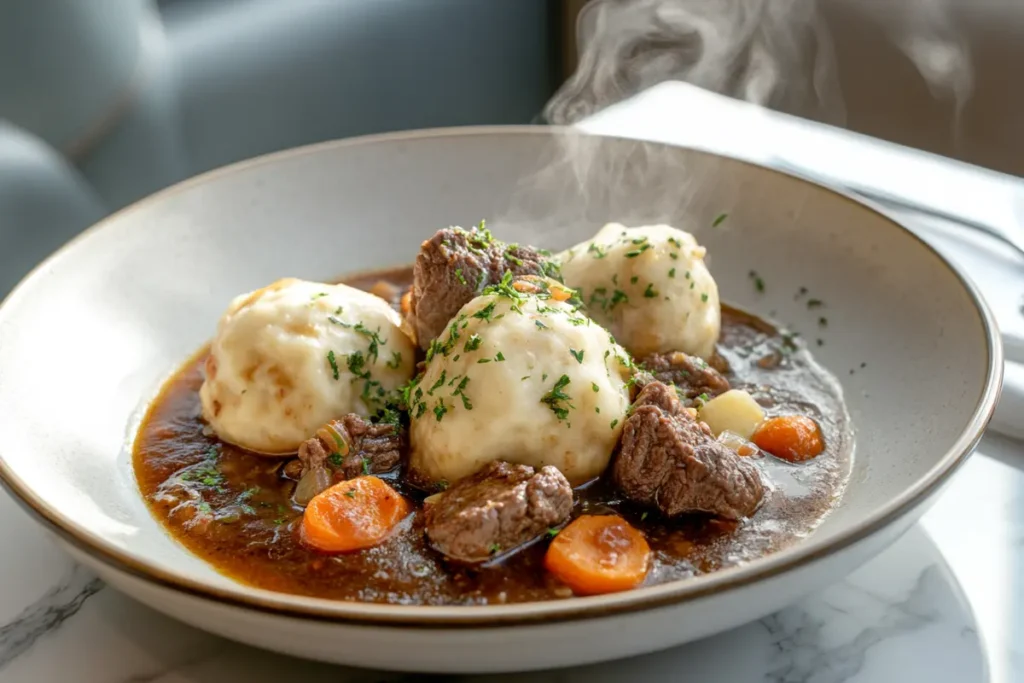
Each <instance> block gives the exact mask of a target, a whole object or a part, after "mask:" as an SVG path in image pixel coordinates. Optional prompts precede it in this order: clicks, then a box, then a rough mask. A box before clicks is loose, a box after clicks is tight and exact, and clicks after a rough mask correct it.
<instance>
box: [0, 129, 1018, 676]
mask: <svg viewBox="0 0 1024 683" xmlns="http://www.w3.org/2000/svg"><path fill="white" fill-rule="evenodd" d="M723 212H727V213H728V214H729V216H728V219H727V220H726V221H724V222H723V223H722V224H721V225H719V226H718V227H712V223H713V221H714V218H715V217H716V216H717V215H719V214H720V213H723ZM482 217H483V218H488V219H489V224H490V227H492V228H493V229H494V231H495V232H496V234H498V235H499V236H500V237H503V238H505V239H509V240H512V241H518V242H529V243H535V244H537V245H539V246H546V247H550V248H561V247H564V246H567V245H569V244H572V243H575V242H578V241H580V240H581V239H583V238H585V237H587V236H589V235H590V234H592V233H593V232H594V231H595V230H596V229H597V228H598V227H599V226H600V225H601V224H603V223H605V222H607V221H610V220H616V221H620V222H623V223H627V224H640V223H649V222H655V221H667V222H670V223H674V224H676V225H678V226H680V227H684V228H687V229H690V230H692V231H693V232H695V233H696V235H697V237H698V239H699V240H700V241H701V242H702V243H703V244H705V245H706V246H707V248H708V251H709V254H710V259H709V262H710V267H711V270H712V273H713V274H714V276H715V278H716V279H717V281H718V285H719V288H720V291H721V294H722V299H723V300H724V301H727V302H730V303H733V304H737V305H739V306H741V307H744V308H747V309H750V310H752V311H755V312H757V313H760V314H761V315H765V316H768V317H771V318H774V319H777V320H779V321H781V322H783V323H786V324H788V325H790V326H791V327H792V328H793V329H795V330H796V331H798V332H800V333H802V334H803V336H804V337H805V338H808V339H812V340H817V339H820V340H821V345H820V346H818V345H817V344H816V343H815V345H814V350H815V353H816V354H817V356H818V357H819V359H820V360H821V361H822V362H823V363H824V364H825V365H826V366H827V367H828V368H830V369H831V370H832V371H833V372H834V373H835V374H836V375H837V376H838V377H839V378H840V380H841V381H842V383H843V388H844V391H845V395H846V400H847V402H848V404H849V409H850V413H851V415H852V417H853V421H854V425H855V428H856V430H857V435H856V440H857V445H856V455H855V463H854V471H853V475H852V478H851V481H850V484H849V487H848V489H847V491H846V494H845V496H844V497H843V499H842V501H841V503H840V504H839V505H838V507H837V509H836V510H835V512H833V513H832V514H831V515H830V516H829V517H828V518H827V519H826V520H825V522H824V523H823V524H822V525H821V527H820V528H819V529H818V530H817V531H815V532H814V533H813V534H811V535H810V536H809V537H808V538H806V539H805V540H803V541H802V542H800V543H798V544H796V545H794V546H792V547H790V548H787V549H785V550H782V551H780V552H778V553H775V554H773V555H769V556H767V557H764V558H761V559H759V560H756V561H754V562H750V563H749V564H746V565H743V566H738V567H733V568H729V569H725V570H722V571H719V572H716V573H713V574H710V575H706V576H701V577H697V578H693V579H688V580H685V581H679V582H675V583H668V584H664V585H659V586H653V587H649V588H642V589H639V590H634V591H630V592H626V593H619V594H614V595H606V596H599V597H588V598H574V599H569V600H561V601H553V602H544V603H532V604H520V605H501V606H480V607H422V606H399V605H377V604H362V603H354V602H331V601H326V600H318V599H312V598H304V597H298V596H293V595H285V594H280V593H273V592H269V591H265V590H260V589H256V588H252V587H249V586H246V585H242V584H239V583H237V582H235V581H233V580H232V579H229V578H227V577H225V576H223V575H221V574H219V573H218V572H216V571H215V570H214V569H212V568H211V567H210V566H209V565H207V564H205V563H204V562H202V561H200V560H199V559H198V558H196V557H194V556H192V555H191V554H189V553H188V552H187V551H186V550H185V549H184V548H182V547H181V546H180V545H178V544H177V543H176V542H175V541H174V540H172V539H171V538H170V537H169V536H168V535H167V534H166V533H164V531H163V530H162V529H161V527H160V526H159V525H158V523H157V522H156V520H155V519H154V518H153V517H151V516H150V514H149V512H148V510H147V509H146V506H145V505H144V503H143V501H142V499H141V497H140V496H139V493H138V491H137V488H136V484H135V480H134V475H133V472H132V469H131V462H130V450H131V445H132V440H133V438H134V430H135V428H136V426H137V424H138V419H139V417H140V416H141V414H142V411H143V410H144V409H145V407H146V405H147V403H148V402H149V401H150V400H151V399H152V398H153V397H154V395H155V393H156V391H157V389H158V387H159V386H160V384H161V382H162V381H163V380H164V379H165V378H166V377H167V376H168V375H169V373H171V372H172V371H173V370H175V369H176V368H177V367H178V366H179V364H180V363H181V362H183V361H184V360H185V359H186V358H187V357H188V356H189V355H190V354H191V353H192V352H194V351H195V350H196V349H197V348H198V347H199V346H200V345H201V344H203V343H204V342H205V341H206V340H207V339H208V338H209V337H210V336H211V334H212V333H213V330H214V325H215V323H216V321H217V319H218V316H219V315H220V313H221V311H222V310H223V308H224V306H225V304H226V302H228V301H229V300H230V299H231V297H233V296H234V295H236V294H238V293H239V292H244V291H248V290H251V289H255V288H256V287H259V286H261V285H264V284H266V283H268V282H271V281H272V280H275V279H277V278H279V277H282V276H288V275H294V276H298V277H304V278H309V279H327V278H332V277H335V276H337V275H339V274H342V273H345V272H348V271H355V270H364V269H368V268H375V267H380V266H387V265H394V264H401V263H406V262H409V261H410V260H411V259H412V258H413V256H414V254H415V253H416V250H417V248H418V245H419V243H420V241H421V240H422V239H423V238H425V237H426V236H428V235H429V234H431V233H432V232H433V231H434V230H435V229H436V228H438V227H439V226H445V225H449V224H460V223H461V224H468V223H472V222H476V221H477V220H479V219H480V218H482ZM751 271H756V272H757V274H758V276H759V277H760V278H761V280H762V281H763V283H764V287H763V291H759V288H757V287H755V286H753V284H752V278H751V276H750V273H751ZM801 288H806V289H807V290H809V291H810V292H811V293H812V295H813V296H814V297H815V298H818V299H821V300H822V301H824V302H825V307H824V309H822V310H813V311H811V310H808V309H807V307H806V305H805V304H804V303H803V302H802V301H797V300H795V296H794V295H795V294H796V293H797V292H799V291H800V290H801ZM823 316H827V325H826V324H824V323H822V322H821V321H819V318H821V317H823ZM1001 368H1002V352H1001V348H1000V345H999V338H998V335H997V334H996V330H995V324H994V322H993V320H992V317H991V315H990V314H989V312H988V310H987V309H986V307H985V305H984V304H983V302H982V301H981V300H980V298H979V296H978V294H977V292H976V291H975V289H974V288H973V286H972V285H971V284H970V283H969V282H967V281H966V280H965V279H964V278H963V277H962V276H961V275H960V274H959V273H958V272H957V271H956V270H955V269H954V268H952V267H951V266H950V265H949V264H948V263H947V262H946V261H945V260H943V259H942V258H941V257H940V256H939V255H938V254H936V253H935V252H934V251H932V250H931V249H930V248H929V247H928V246H926V245H925V244H924V243H923V242H921V241H920V240H918V239H917V238H916V237H914V235H912V234H911V233H910V232H908V231H907V230H905V229H904V228H902V227H901V226H899V225H897V224H896V223H894V222H893V221H892V220H890V219H889V218H887V217H886V216H885V215H884V214H882V213H880V212H879V211H877V210H875V209H873V208H871V207H868V206H865V205H863V204H860V203H857V202H856V201H853V200H851V199H850V198H848V197H845V196H843V195H841V194H838V193H836V192H834V191H832V190H829V189H825V188H822V187H820V186H817V185H814V184H812V183H810V182H807V181H805V180H802V179H798V178H795V177H792V176H788V175H784V174H781V173H778V172H775V171H770V170H766V169H764V168H760V167H757V166H752V165H749V164H746V163H741V162H738V161H734V160H730V159H725V158H722V157H717V156H713V155H709V154H704V153H699V152H695V151H692V150H686V149H681V148H672V147H665V146H658V145H646V144H640V143H637V142H633V141H625V140H618V139H613V138H599V137H591V136H583V135H579V134H575V133H572V132H568V131H560V130H557V129H549V128H529V127H522V128H480V129H473V128H469V129H457V130H439V131H426V132H412V133H402V134H395V135H385V136H378V137H369V138H361V139H355V140H347V141H341V142H336V143H328V144H322V145H317V146H314V147H309V148H304V149H299V150H294V151H289V152H284V153H281V154H276V155H271V156H268V157H263V158H260V159H256V160H254V161H250V162H246V163H242V164H238V165H236V166H232V167H229V168H226V169H223V170H220V171H215V172H213V173H210V174H207V175H204V176H201V177H199V178H196V179H194V180H191V181H188V182H186V183H183V184H181V185H178V186H176V187H173V188H170V189H168V190H166V191H164V192H161V193H160V194H157V195H155V196H153V197H151V198H149V199H146V200H144V201H142V202H140V203H138V204H136V205H134V206H132V207H129V208H127V209H125V210H123V211H121V212H120V213H118V214H116V215H114V216H112V217H110V218H108V219H106V220H105V221H103V222H102V223H101V224H99V225H97V226H96V227H94V228H92V229H91V230H89V231H88V232H87V233H85V234H84V235H82V236H81V237H79V238H78V239H76V240H74V241H73V242H72V243H71V244H69V245H68V246H66V247H64V248H63V249H61V250H60V251H59V252H58V253H57V254H55V255H54V256H53V257H51V258H50V259H49V260H47V261H46V262H45V263H43V264H42V265H40V266H39V267H38V268H37V269H36V270H35V271H34V272H33V273H32V274H31V275H30V276H29V277H28V278H26V280H25V281H24V282H23V283H22V284H21V285H20V286H19V287H18V288H17V290H15V291H14V293H12V294H11V295H10V297H9V298H8V299H7V300H6V301H5V302H4V304H3V306H2V308H0V458H2V459H0V477H2V480H3V483H4V485H5V486H6V487H7V488H8V489H9V490H10V491H11V492H12V493H13V494H14V495H15V497H16V498H18V499H19V500H20V501H21V503H22V504H23V505H24V507H25V509H27V510H28V511H29V512H30V513H31V514H32V515H33V516H34V517H35V518H36V519H38V520H39V521H40V523H42V524H44V525H45V526H46V527H47V528H48V529H49V530H50V531H52V532H53V534H54V535H55V536H56V537H57V538H58V539H59V541H60V543H62V544H63V545H64V546H66V547H67V549H68V550H69V551H70V552H71V554H72V555H74V557H75V558H77V559H78V560H80V561H81V562H83V563H85V564H87V565H88V566H90V567H92V568H93V569H95V570H96V571H97V572H98V573H99V574H100V575H101V576H102V577H103V578H104V579H106V580H107V581H108V582H109V583H111V584H112V585H114V586H116V587H117V588H119V589H120V590H122V591H124V592H126V593H128V594H130V595H132V596H134V597H135V598H137V599H139V600H141V601H142V602H144V603H146V604H148V605H151V606H152V607H155V608H157V609H159V610H162V611H164V612H166V613H168V614H171V615H173V616H175V617H177V618H179V619H181V620H183V621H186V622H189V623H191V624H194V625H196V626H198V627H201V628H204V629H208V630H210V631H213V632H216V633H219V634H222V635H225V636H228V637H231V638H235V639H238V640H241V641H245V642H247V643H252V644H255V645H259V646H263V647H267V648H270V649H274V650H279V651H282V652H288V653H292V654H296V655H301V656H305V657H312V658H317V659H323V660H328V661H333V662H343V663H346V664H353V665H363V666H370V667H378V668H390V669H404V670H413V671H439V672H440V671H448V672H457V671H462V672H464V671H503V670H524V669H531V668H540V667H553V666H560V665H570V664H576V663H581V662H594V661H600V660H605V659H611V658H616V657H623V656H627V655H632V654H638V653H642V652H648V651H652V650H656V649H659V648H665V647H668V646H671V645H675V644H678V643H682V642H685V641H689V640H693V639H696V638H700V637H703V636H707V635H709V634H712V633H715V632H718V631H721V630H724V629H727V628H730V627H733V626H737V625H739V624H741V623H744V622H747V621H750V620H752V619H756V618H759V617H761V616H763V615H765V614H768V613H770V612H772V611H774V610H776V609H778V608H780V607H782V606H784V605H786V604H787V603H789V602H791V601H793V600H795V599H797V598H799V597H801V596H803V595H804V594H806V593H809V592H811V591H814V590H815V589H818V588H821V587H823V586H825V585H827V584H829V583H832V582H835V581H837V580H839V579H840V578H841V577H843V576H844V575H845V574H846V573H848V572H850V571H851V570H852V569H854V568H855V567H857V566H858V565H860V564H861V563H862V562H864V561H865V560H867V559H868V558H870V557H872V556H873V555H875V554H877V553H878V552H879V551H880V550H882V549H883V548H885V547H886V546H887V545H889V544H890V543H891V542H892V541H893V540H895V539H896V538H897V537H898V536H899V535H900V534H901V533H902V532H903V531H905V530H906V529H907V528H908V527H909V526H910V525H911V524H912V523H913V522H914V520H915V519H917V517H918V516H919V515H920V514H921V513H922V511H923V510H924V508H925V506H926V505H927V504H928V502H929V500H930V499H931V498H932V497H933V496H934V495H935V494H937V493H938V492H939V490H940V489H941V487H942V484H943V483H944V482H945V481H946V480H947V479H948V478H949V477H950V475H952V474H953V472H954V470H955V469H956V468H957V466H958V465H959V464H960V463H962V462H963V460H964V459H965V458H966V457H967V456H968V454H969V453H970V452H971V450H972V448H973V447H974V446H975V444H976V443H977V441H978V440H979V439H980V437H981V434H982V431H983V429H984V427H985V425H986V423H987V421H988V419H989V417H990V415H991V413H992V410H993V406H994V404H995V401H996V398H997V395H998V392H999V384H1000V379H1001ZM12 550H14V551H16V549H12Z"/></svg>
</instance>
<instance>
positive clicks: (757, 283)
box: [750, 270, 764, 292]
mask: <svg viewBox="0 0 1024 683" xmlns="http://www.w3.org/2000/svg"><path fill="white" fill-rule="evenodd" d="M750 279H751V280H753V281H754V289H756V290H757V291H759V292H763V291H764V280H762V279H761V276H760V275H758V274H757V272H756V271H753V270H752V271H750Z"/></svg>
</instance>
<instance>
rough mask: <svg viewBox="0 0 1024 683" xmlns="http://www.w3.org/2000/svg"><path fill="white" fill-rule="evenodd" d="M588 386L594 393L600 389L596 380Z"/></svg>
mask: <svg viewBox="0 0 1024 683" xmlns="http://www.w3.org/2000/svg"><path fill="white" fill-rule="evenodd" d="M590 388H591V389H593V390H594V393H595V394H596V393H597V392H599V391H601V387H599V386H597V382H591V383H590Z"/></svg>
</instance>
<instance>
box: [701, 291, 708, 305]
mask: <svg viewBox="0 0 1024 683" xmlns="http://www.w3.org/2000/svg"><path fill="white" fill-rule="evenodd" d="M700 300H701V301H703V302H704V303H707V302H708V293H707V292H702V293H701V295H700Z"/></svg>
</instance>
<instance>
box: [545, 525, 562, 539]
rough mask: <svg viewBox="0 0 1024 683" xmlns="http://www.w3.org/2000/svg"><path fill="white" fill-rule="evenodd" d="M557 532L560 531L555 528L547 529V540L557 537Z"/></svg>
mask: <svg viewBox="0 0 1024 683" xmlns="http://www.w3.org/2000/svg"><path fill="white" fill-rule="evenodd" d="M559 531H560V529H556V528H555V527H548V538H554V537H555V536H557V535H558V532H559Z"/></svg>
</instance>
